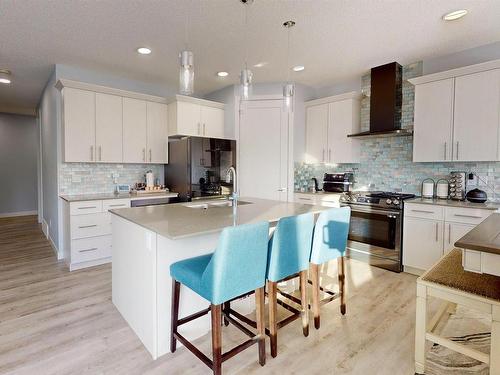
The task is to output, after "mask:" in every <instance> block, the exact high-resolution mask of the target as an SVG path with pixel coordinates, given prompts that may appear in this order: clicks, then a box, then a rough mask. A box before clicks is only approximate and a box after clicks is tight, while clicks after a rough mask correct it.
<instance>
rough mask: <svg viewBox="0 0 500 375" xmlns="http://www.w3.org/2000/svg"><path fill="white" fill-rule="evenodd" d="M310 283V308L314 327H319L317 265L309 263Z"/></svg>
mask: <svg viewBox="0 0 500 375" xmlns="http://www.w3.org/2000/svg"><path fill="white" fill-rule="evenodd" d="M311 284H312V310H313V315H314V327H315V328H316V329H319V327H320V320H319V265H318V264H311Z"/></svg>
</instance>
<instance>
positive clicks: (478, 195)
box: [466, 188, 488, 203]
mask: <svg viewBox="0 0 500 375" xmlns="http://www.w3.org/2000/svg"><path fill="white" fill-rule="evenodd" d="M466 198H467V200H468V201H469V202H472V203H484V202H486V201H487V200H488V195H487V194H486V192H484V191H482V190H479V189H477V188H476V189H472V190H471V191H469V192H468V193H467V195H466Z"/></svg>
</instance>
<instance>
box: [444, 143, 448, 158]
mask: <svg viewBox="0 0 500 375" xmlns="http://www.w3.org/2000/svg"><path fill="white" fill-rule="evenodd" d="M447 146H448V142H444V160H446V156H447V155H446V154H447V152H446V151H447Z"/></svg>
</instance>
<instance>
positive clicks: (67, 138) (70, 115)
mask: <svg viewBox="0 0 500 375" xmlns="http://www.w3.org/2000/svg"><path fill="white" fill-rule="evenodd" d="M95 120H96V118H95V93H94V92H91V91H86V90H79V89H74V88H70V87H68V88H65V89H64V92H63V123H64V127H63V133H64V137H63V139H64V161H65V162H93V161H95V155H96V153H95Z"/></svg>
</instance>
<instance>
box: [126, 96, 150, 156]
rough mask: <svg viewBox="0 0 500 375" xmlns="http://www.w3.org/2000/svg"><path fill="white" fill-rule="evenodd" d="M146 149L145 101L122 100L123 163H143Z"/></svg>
mask: <svg viewBox="0 0 500 375" xmlns="http://www.w3.org/2000/svg"><path fill="white" fill-rule="evenodd" d="M146 148H147V106H146V101H144V100H138V99H131V98H123V161H124V162H125V163H145V162H146V161H147V159H146Z"/></svg>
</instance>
